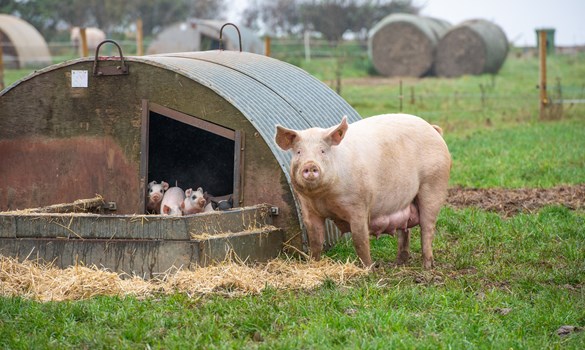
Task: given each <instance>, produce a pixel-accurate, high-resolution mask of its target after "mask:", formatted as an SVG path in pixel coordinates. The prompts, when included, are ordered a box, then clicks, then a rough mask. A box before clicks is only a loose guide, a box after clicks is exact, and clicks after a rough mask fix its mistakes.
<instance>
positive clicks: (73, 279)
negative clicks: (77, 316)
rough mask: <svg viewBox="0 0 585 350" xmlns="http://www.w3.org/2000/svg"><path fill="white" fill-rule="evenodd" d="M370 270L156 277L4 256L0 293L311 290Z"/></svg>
mask: <svg viewBox="0 0 585 350" xmlns="http://www.w3.org/2000/svg"><path fill="white" fill-rule="evenodd" d="M367 272H368V270H366V269H363V268H360V267H358V266H357V265H356V264H354V263H352V262H346V263H341V262H336V261H333V260H331V259H323V260H321V261H309V262H306V261H297V260H293V259H286V260H285V259H274V260H271V261H269V262H267V263H262V264H255V265H253V266H249V265H246V264H244V263H243V262H241V261H233V260H231V261H226V262H224V263H220V264H218V265H215V266H209V267H201V268H196V269H193V270H182V269H173V271H167V273H164V274H161V275H157V276H155V278H153V279H150V280H144V279H142V278H140V277H129V276H127V275H124V274H117V273H114V272H110V271H107V270H105V269H100V268H97V267H95V266H92V267H85V266H72V267H69V268H67V269H59V268H57V267H54V266H53V265H52V264H48V263H39V262H35V261H31V260H25V261H24V262H18V260H17V259H14V258H10V257H4V256H0V296H5V297H6V296H22V297H24V298H28V299H34V300H39V301H62V300H81V299H88V298H91V297H94V296H98V295H105V296H135V297H138V298H147V297H150V296H154V295H159V294H173V293H187V294H189V295H198V294H199V295H205V294H220V295H225V296H230V297H237V296H244V295H255V294H259V293H261V292H262V291H263V290H264V289H265V288H267V287H270V288H276V289H281V290H284V289H286V290H310V289H313V288H316V287H318V286H319V285H321V284H322V283H323V282H324V281H325V280H332V281H334V282H335V283H337V284H339V285H344V284H347V283H348V282H350V281H351V280H352V279H354V278H356V277H359V276H363V275H365V274H366V273H367Z"/></svg>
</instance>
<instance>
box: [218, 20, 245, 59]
mask: <svg viewBox="0 0 585 350" xmlns="http://www.w3.org/2000/svg"><path fill="white" fill-rule="evenodd" d="M227 25H231V26H233V27H234V28H236V31H237V32H238V39H239V41H240V52H242V34H240V29H239V28H238V26H236V25H235V24H233V23H226V24H224V25H222V26H221V29H220V30H219V50H220V51H221V50H223V49H222V44H223V40H221V37H222V33H223V28H224V27H225V26H227Z"/></svg>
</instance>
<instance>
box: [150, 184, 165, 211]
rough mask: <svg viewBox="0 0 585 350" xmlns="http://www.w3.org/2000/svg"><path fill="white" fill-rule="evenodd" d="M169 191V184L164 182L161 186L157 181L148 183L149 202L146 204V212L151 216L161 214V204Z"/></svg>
mask: <svg viewBox="0 0 585 350" xmlns="http://www.w3.org/2000/svg"><path fill="white" fill-rule="evenodd" d="M168 189H169V184H168V183H166V182H164V181H162V182H161V183H160V184H159V183H157V182H156V181H151V182H149V183H148V202H147V203H146V212H147V213H149V214H160V203H161V201H162V199H163V196H164V194H165V191H166V190H168Z"/></svg>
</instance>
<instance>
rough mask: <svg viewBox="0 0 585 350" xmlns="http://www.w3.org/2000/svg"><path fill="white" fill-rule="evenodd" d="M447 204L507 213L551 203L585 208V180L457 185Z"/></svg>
mask: <svg viewBox="0 0 585 350" xmlns="http://www.w3.org/2000/svg"><path fill="white" fill-rule="evenodd" d="M447 204H448V205H450V206H452V207H454V208H464V207H477V208H480V209H483V210H487V211H492V212H497V213H498V214H500V215H502V216H504V217H510V216H512V215H515V214H518V213H522V212H528V213H532V212H535V211H537V210H539V209H540V208H542V207H544V206H547V205H563V206H565V207H567V208H569V209H573V210H577V209H583V208H585V184H579V185H563V186H557V187H553V188H522V189H497V188H489V189H474V188H461V187H455V188H451V189H449V198H448V199H447Z"/></svg>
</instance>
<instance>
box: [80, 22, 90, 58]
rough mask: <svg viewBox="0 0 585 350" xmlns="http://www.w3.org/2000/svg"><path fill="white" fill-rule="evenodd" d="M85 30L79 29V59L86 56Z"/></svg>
mask: <svg viewBox="0 0 585 350" xmlns="http://www.w3.org/2000/svg"><path fill="white" fill-rule="evenodd" d="M85 29H86V28H79V39H81V57H87V56H88V51H89V50H88V49H87V33H86V32H85Z"/></svg>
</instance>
